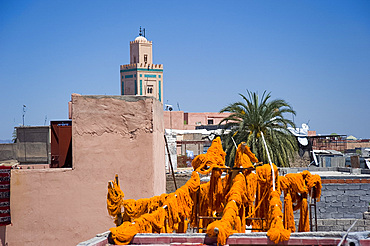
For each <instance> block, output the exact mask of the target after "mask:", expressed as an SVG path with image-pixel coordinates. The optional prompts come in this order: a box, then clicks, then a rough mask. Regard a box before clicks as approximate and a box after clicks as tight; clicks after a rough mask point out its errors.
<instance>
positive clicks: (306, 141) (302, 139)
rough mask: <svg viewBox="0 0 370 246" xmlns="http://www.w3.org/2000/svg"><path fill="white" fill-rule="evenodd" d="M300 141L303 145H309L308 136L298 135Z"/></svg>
mask: <svg viewBox="0 0 370 246" xmlns="http://www.w3.org/2000/svg"><path fill="white" fill-rule="evenodd" d="M298 142H299V143H300V144H301V145H303V146H307V145H308V139H307V138H303V137H298Z"/></svg>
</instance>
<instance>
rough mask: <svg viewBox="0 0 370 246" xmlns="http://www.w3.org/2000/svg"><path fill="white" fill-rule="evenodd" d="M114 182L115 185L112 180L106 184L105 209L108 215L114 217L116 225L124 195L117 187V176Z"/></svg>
mask: <svg viewBox="0 0 370 246" xmlns="http://www.w3.org/2000/svg"><path fill="white" fill-rule="evenodd" d="M115 180H117V183H116V181H113V180H112V181H110V182H109V183H108V194H107V209H108V213H109V215H110V216H112V217H114V218H115V221H116V223H117V216H118V215H119V214H121V209H122V206H123V198H124V197H125V194H124V193H123V192H122V190H121V188H120V186H119V183H118V176H117V175H116V178H115Z"/></svg>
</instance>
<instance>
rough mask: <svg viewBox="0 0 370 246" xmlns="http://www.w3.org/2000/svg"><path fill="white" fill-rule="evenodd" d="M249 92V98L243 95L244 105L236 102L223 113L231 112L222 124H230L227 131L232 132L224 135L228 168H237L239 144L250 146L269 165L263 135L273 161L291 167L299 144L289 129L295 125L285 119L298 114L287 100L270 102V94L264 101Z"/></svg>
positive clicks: (263, 96) (264, 96) (264, 97)
mask: <svg viewBox="0 0 370 246" xmlns="http://www.w3.org/2000/svg"><path fill="white" fill-rule="evenodd" d="M247 93H248V98H247V97H246V96H244V95H243V94H239V95H240V96H241V97H242V98H243V100H244V101H243V102H235V103H232V104H230V105H228V106H227V107H225V108H223V109H222V110H221V111H220V112H221V113H222V112H230V113H231V114H230V116H228V117H226V118H224V119H223V120H222V121H221V122H220V124H221V123H223V122H226V126H227V129H230V131H225V132H224V134H223V145H224V146H223V147H224V149H225V151H226V154H227V155H226V157H227V159H226V165H228V166H233V161H234V156H235V152H236V148H235V144H237V145H238V144H239V143H241V142H246V143H247V145H248V146H249V147H250V148H251V150H252V152H253V153H254V154H255V155H256V157H257V158H258V159H259V161H262V162H263V163H268V157H267V152H266V150H265V148H264V145H263V141H262V137H261V132H263V135H264V137H265V140H266V143H267V146H268V149H269V153H270V156H271V160H272V162H273V163H275V164H276V165H277V166H283V167H287V166H289V158H291V159H293V158H294V153H295V152H296V151H297V150H298V145H297V140H296V138H295V137H294V135H293V134H292V133H291V132H290V131H289V130H288V129H287V128H288V127H289V126H292V127H295V124H294V122H292V121H291V120H289V119H286V118H284V116H285V114H286V113H292V114H293V115H295V111H294V110H293V108H292V107H291V106H290V105H289V104H288V103H287V102H286V101H285V100H282V99H275V100H269V99H270V98H271V95H270V93H268V94H266V91H264V92H263V94H262V97H261V99H260V100H259V97H258V94H257V93H255V92H253V93H252V92H250V91H248V90H247ZM234 141H235V143H234Z"/></svg>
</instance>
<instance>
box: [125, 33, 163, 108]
mask: <svg viewBox="0 0 370 246" xmlns="http://www.w3.org/2000/svg"><path fill="white" fill-rule="evenodd" d="M120 74H121V95H139V96H152V97H155V98H157V99H158V100H159V101H160V102H162V103H163V65H162V64H153V55H152V41H148V40H147V39H146V38H145V31H144V35H143V34H142V32H141V28H140V33H139V36H138V37H137V38H135V40H134V41H131V42H130V64H127V65H121V66H120Z"/></svg>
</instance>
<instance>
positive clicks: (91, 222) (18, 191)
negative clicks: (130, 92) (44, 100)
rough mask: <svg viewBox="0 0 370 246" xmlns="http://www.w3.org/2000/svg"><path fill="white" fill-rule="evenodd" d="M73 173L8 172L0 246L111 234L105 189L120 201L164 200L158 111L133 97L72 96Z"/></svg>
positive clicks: (62, 242) (59, 242)
mask: <svg viewBox="0 0 370 246" xmlns="http://www.w3.org/2000/svg"><path fill="white" fill-rule="evenodd" d="M71 109H72V114H71V116H72V148H73V168H72V169H69V168H68V169H33V170H32V169H18V170H17V169H14V170H12V174H11V175H12V177H11V215H12V225H9V226H6V227H2V228H1V229H0V236H1V244H2V245H5V244H8V245H48V244H50V245H76V244H77V243H78V242H81V241H84V240H87V239H89V238H91V237H94V235H95V234H96V233H97V232H102V231H107V230H108V229H109V228H110V227H113V226H114V223H113V219H112V218H110V216H109V215H108V212H107V209H106V195H107V182H108V181H109V180H112V179H113V178H114V175H115V174H116V173H118V175H119V179H120V182H121V183H120V184H121V189H122V190H123V192H124V193H125V199H129V198H134V199H138V198H144V197H151V196H154V195H160V194H162V193H164V192H165V165H164V138H163V113H162V112H163V109H162V104H161V103H160V102H159V101H157V100H156V99H154V98H148V97H137V96H116V97H109V96H81V95H77V94H73V95H72V104H71Z"/></svg>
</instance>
